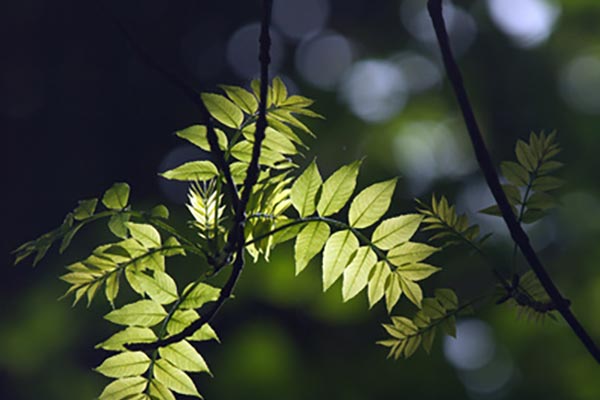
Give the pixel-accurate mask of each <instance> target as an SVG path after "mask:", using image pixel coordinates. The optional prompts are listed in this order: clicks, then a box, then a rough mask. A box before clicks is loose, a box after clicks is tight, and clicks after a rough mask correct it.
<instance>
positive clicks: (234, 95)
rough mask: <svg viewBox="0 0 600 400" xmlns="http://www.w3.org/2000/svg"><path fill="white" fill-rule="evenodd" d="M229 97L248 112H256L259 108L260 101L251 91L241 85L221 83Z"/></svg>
mask: <svg viewBox="0 0 600 400" xmlns="http://www.w3.org/2000/svg"><path fill="white" fill-rule="evenodd" d="M220 87H221V89H223V90H224V91H225V94H227V97H229V98H230V99H231V101H233V102H234V103H235V105H237V106H238V107H239V108H241V109H242V111H244V112H245V113H246V114H254V113H255V112H256V111H257V110H258V101H257V100H256V97H254V95H253V94H252V93H250V92H249V91H247V90H246V89H244V88H241V87H239V86H228V85H220Z"/></svg>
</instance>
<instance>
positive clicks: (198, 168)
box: [159, 161, 219, 181]
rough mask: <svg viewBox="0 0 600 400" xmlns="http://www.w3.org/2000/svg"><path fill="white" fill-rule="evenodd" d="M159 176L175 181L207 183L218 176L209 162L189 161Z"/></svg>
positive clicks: (215, 169)
mask: <svg viewBox="0 0 600 400" xmlns="http://www.w3.org/2000/svg"><path fill="white" fill-rule="evenodd" d="M159 175H160V176H162V177H163V178H166V179H170V180H176V181H207V180H209V179H212V178H214V177H216V176H217V175H219V171H218V170H217V167H215V164H213V163H212V162H210V161H190V162H187V163H185V164H182V165H180V166H179V167H177V168H175V169H172V170H169V171H165V172H163V173H161V174H159Z"/></svg>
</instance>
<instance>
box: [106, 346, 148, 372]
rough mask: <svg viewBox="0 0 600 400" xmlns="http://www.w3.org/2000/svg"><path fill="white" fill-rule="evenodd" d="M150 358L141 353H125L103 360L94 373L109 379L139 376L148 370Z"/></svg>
mask: <svg viewBox="0 0 600 400" xmlns="http://www.w3.org/2000/svg"><path fill="white" fill-rule="evenodd" d="M149 365H150V358H148V356H147V355H146V353H144V352H142V351H125V352H123V353H120V354H117V355H114V356H112V357H109V358H107V359H106V360H104V362H103V363H102V364H100V365H99V366H98V367H97V368H96V371H98V372H100V373H101V374H102V375H104V376H108V377H110V378H124V377H127V376H140V375H142V374H143V373H144V372H146V370H147V369H148V366H149Z"/></svg>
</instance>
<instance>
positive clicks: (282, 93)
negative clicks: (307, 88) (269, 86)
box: [273, 76, 288, 105]
mask: <svg viewBox="0 0 600 400" xmlns="http://www.w3.org/2000/svg"><path fill="white" fill-rule="evenodd" d="M287 95H288V92H287V88H286V87H285V84H284V83H283V80H281V78H280V77H278V76H276V77H275V78H274V79H273V104H275V105H280V104H281V103H283V102H284V101H285V100H286V99H287Z"/></svg>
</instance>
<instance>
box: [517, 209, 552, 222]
mask: <svg viewBox="0 0 600 400" xmlns="http://www.w3.org/2000/svg"><path fill="white" fill-rule="evenodd" d="M545 216H546V212H545V211H542V210H527V211H525V213H524V214H523V217H522V218H521V222H523V223H524V224H532V223H534V222H535V221H539V220H540V219H542V218H544V217H545Z"/></svg>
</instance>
